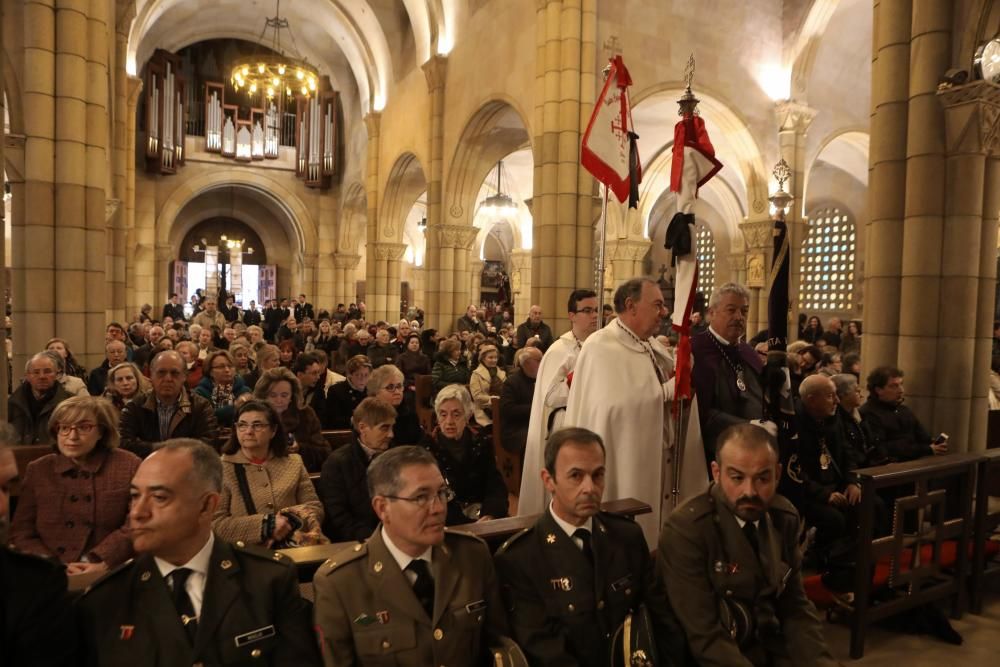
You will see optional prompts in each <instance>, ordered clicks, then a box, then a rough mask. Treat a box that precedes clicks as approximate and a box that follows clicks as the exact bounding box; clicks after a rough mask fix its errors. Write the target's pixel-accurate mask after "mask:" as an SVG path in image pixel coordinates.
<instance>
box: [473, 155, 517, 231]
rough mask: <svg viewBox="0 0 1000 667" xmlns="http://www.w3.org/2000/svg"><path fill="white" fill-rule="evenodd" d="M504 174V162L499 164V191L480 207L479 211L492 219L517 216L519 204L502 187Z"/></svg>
mask: <svg viewBox="0 0 1000 667" xmlns="http://www.w3.org/2000/svg"><path fill="white" fill-rule="evenodd" d="M502 172H503V160H500V161H499V162H497V191H496V193H495V194H492V195H490V196H489V197H487V198H486V199H484V200H483V202H482V203H481V204H480V205H479V210H480V211H481V212H482V213H483V214H485V215H487V216H489V217H490V218H501V219H503V218H513V217H514V216H515V215H517V204H515V203H514V200H513V199H511V198H510V195H508V194H507V193H505V192H504V191H503V188H502V187H501V181H500V175H501V173H502Z"/></svg>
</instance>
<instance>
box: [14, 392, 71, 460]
mask: <svg viewBox="0 0 1000 667" xmlns="http://www.w3.org/2000/svg"><path fill="white" fill-rule="evenodd" d="M53 389H54V391H52V390H50V394H49V398H48V400H47V401H46V402H45V404H44V405H42V406H41V409H40V410H39V411H38V414H37V415H34V416H32V414H31V405H30V399H29V395H30V394H31V385H30V384H28V383H27V382H22V383H21V386H20V387H18V388H17V389H15V390H14V391H13V393H11V395H10V396H9V397H8V398H7V421H9V422H10V423H11V425H12V426H13V427H14V430H15V431H17V438H18V443H19V444H22V445H48V444H51V443H52V434H51V433H49V416H51V415H52V411H53V410H55V409H56V406H57V405H59V404H60V403H62V402H63V401H65V400H66V399H67V398H70V397H71V396H72V394H70V393H69V392H68V391H66V389H65V388H64V387H63V385H62V383H61V382H56V383H55V386H54V387H53Z"/></svg>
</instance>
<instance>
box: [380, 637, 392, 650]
mask: <svg viewBox="0 0 1000 667" xmlns="http://www.w3.org/2000/svg"><path fill="white" fill-rule="evenodd" d="M382 648H384V649H387V648H392V644H391V643H389V640H388V639H383V640H382Z"/></svg>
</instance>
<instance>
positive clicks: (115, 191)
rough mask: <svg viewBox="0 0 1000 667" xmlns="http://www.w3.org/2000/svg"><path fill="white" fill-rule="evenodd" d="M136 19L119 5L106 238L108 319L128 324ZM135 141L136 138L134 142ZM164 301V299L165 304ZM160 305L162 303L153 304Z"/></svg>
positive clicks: (127, 5)
mask: <svg viewBox="0 0 1000 667" xmlns="http://www.w3.org/2000/svg"><path fill="white" fill-rule="evenodd" d="M134 17H135V3H134V2H125V3H118V6H117V16H116V20H115V26H114V27H115V58H114V107H113V110H112V114H111V118H112V122H111V127H112V137H111V143H110V146H109V147H110V148H111V150H112V154H111V155H112V182H111V186H112V187H111V188H110V191H111V197H112V198H113V200H114V201H115V202H117V203H116V204H114V208H115V212H114V214H113V215H112V216H111V220H110V221H109V224H108V229H109V232H110V233H109V234H108V236H107V246H108V249H107V259H106V269H105V271H106V273H107V276H108V279H107V295H106V298H107V310H106V312H105V320H107V321H112V320H114V321H118V322H124V321H125V319H126V318H125V313H126V308H127V306H126V304H127V303H128V302H127V301H126V294H125V285H126V282H127V281H126V279H125V276H126V275H127V274H126V273H125V271H126V259H125V258H126V255H127V254H128V253H127V251H126V248H128V245H127V242H128V238H127V236H128V235H127V217H128V210H127V207H126V206H125V200H126V198H127V196H128V192H127V191H128V170H129V162H134V159H133V160H129V156H130V155H132V154H131V153H129V152H128V146H129V134H128V126H129V75H128V72H126V71H125V61H126V59H127V56H128V31H129V26H130V24H131V21H132V19H133V18H134ZM133 140H134V139H133ZM162 300H163V299H161V301H162ZM152 303H155V304H159V303H160V302H159V301H157V302H152Z"/></svg>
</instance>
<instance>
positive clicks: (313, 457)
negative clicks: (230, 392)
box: [253, 366, 330, 472]
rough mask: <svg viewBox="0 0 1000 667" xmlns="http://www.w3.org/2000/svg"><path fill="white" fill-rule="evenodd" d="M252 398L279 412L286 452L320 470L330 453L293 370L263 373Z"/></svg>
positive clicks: (308, 468) (312, 469) (281, 367)
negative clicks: (286, 438)
mask: <svg viewBox="0 0 1000 667" xmlns="http://www.w3.org/2000/svg"><path fill="white" fill-rule="evenodd" d="M253 394H254V398H255V399H257V400H258V401H264V402H266V403H267V404H269V405H270V406H271V407H272V408H274V411H275V412H277V413H278V417H279V418H280V419H281V425H282V427H283V428H284V429H285V433H286V434H287V437H288V451H289V452H291V453H293V454H298V455H299V456H301V457H302V461H303V462H304V463H305V464H306V470H308V471H309V472H319V471H320V469H321V468H322V467H323V461H325V460H326V457H327V456H329V455H330V446H329V445H328V444H327V442H326V438H324V437H323V431H322V428H321V426H320V423H319V417H317V416H316V413H315V412H314V411H313V409H312V408H311V407H309V406H308V405H306V404H305V401H304V400H303V398H302V385H301V384H300V383H299V379H298V378H297V377H295V373H293V372H291V371H290V370H288V369H287V368H285V367H283V366H279V367H278V368H272V369H271V370H269V371H267V372H266V373H264V375H262V376H261V378H260V380H258V381H257V386H256V387H254V390H253Z"/></svg>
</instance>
